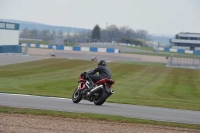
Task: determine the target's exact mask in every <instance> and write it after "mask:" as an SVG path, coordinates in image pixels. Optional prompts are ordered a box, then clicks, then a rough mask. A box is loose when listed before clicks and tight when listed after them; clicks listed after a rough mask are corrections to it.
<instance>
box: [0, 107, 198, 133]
mask: <svg viewBox="0 0 200 133" xmlns="http://www.w3.org/2000/svg"><path fill="white" fill-rule="evenodd" d="M0 113H7V114H25V115H29V114H31V115H46V116H53V117H67V118H74V119H76V118H78V119H94V120H103V121H110V122H123V123H133V124H148V125H149V124H151V125H159V126H168V127H180V128H189V129H198V130H199V129H200V126H199V125H195V124H181V123H174V122H161V121H153V120H144V119H136V118H125V117H121V116H111V115H100V114H88V113H72V112H60V111H49V110H36V109H23V108H12V107H3V106H0Z"/></svg>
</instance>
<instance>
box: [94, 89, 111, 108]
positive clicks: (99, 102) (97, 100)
mask: <svg viewBox="0 0 200 133" xmlns="http://www.w3.org/2000/svg"><path fill="white" fill-rule="evenodd" d="M99 94H100V97H99V98H94V104H95V105H99V106H100V105H102V104H103V103H104V102H105V101H106V99H107V98H108V97H109V95H108V93H107V92H106V91H105V90H104V89H102V91H101V92H99Z"/></svg>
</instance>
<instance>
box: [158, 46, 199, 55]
mask: <svg viewBox="0 0 200 133" xmlns="http://www.w3.org/2000/svg"><path fill="white" fill-rule="evenodd" d="M159 50H160V51H166V52H176V53H187V54H197V55H200V51H192V50H184V49H173V48H159Z"/></svg>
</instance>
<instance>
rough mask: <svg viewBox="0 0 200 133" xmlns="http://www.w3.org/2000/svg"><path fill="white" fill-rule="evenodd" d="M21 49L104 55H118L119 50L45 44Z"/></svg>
mask: <svg viewBox="0 0 200 133" xmlns="http://www.w3.org/2000/svg"><path fill="white" fill-rule="evenodd" d="M20 45H21V46H23V47H26V46H28V47H33V48H47V49H55V50H70V51H87V52H105V53H120V50H119V49H114V48H98V47H80V46H73V47H71V46H52V45H45V44H26V43H22V44H20Z"/></svg>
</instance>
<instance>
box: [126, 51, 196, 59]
mask: <svg viewBox="0 0 200 133" xmlns="http://www.w3.org/2000/svg"><path fill="white" fill-rule="evenodd" d="M122 53H128V54H139V55H151V56H162V57H169V56H171V55H173V57H182V58H197V59H200V55H195V54H186V53H174V52H164V51H159V53H157V52H152V53H148V52H122Z"/></svg>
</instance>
